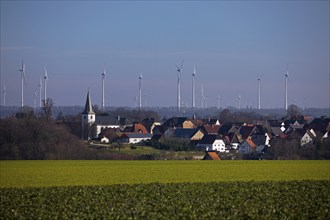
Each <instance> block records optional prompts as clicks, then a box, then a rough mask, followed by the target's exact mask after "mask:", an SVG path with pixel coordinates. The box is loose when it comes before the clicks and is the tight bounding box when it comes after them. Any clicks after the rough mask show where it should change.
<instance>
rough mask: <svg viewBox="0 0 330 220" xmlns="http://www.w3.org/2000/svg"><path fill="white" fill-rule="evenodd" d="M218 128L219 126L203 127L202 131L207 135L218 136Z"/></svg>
mask: <svg viewBox="0 0 330 220" xmlns="http://www.w3.org/2000/svg"><path fill="white" fill-rule="evenodd" d="M220 127H221V126H220V125H204V126H203V127H202V129H203V131H205V132H206V133H207V134H218V132H219V129H220Z"/></svg>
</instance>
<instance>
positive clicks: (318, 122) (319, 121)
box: [305, 118, 330, 133]
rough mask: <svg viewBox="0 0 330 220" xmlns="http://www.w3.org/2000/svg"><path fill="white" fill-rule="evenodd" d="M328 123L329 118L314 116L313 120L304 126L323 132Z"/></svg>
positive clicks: (329, 121) (329, 122)
mask: <svg viewBox="0 0 330 220" xmlns="http://www.w3.org/2000/svg"><path fill="white" fill-rule="evenodd" d="M329 124H330V118H314V120H313V121H311V122H310V123H309V124H308V125H306V126H305V127H306V128H308V129H313V130H314V131H319V132H322V133H325V132H326V130H327V128H328V126H329Z"/></svg>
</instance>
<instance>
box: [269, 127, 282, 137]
mask: <svg viewBox="0 0 330 220" xmlns="http://www.w3.org/2000/svg"><path fill="white" fill-rule="evenodd" d="M271 131H272V134H273V135H274V136H276V137H278V136H280V135H281V134H282V133H283V132H282V130H281V128H280V127H271Z"/></svg>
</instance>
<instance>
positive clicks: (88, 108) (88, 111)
mask: <svg viewBox="0 0 330 220" xmlns="http://www.w3.org/2000/svg"><path fill="white" fill-rule="evenodd" d="M83 114H85V115H88V114H95V113H94V112H93V108H92V102H91V97H90V95H89V90H88V92H87V98H86V104H85V110H84V112H83Z"/></svg>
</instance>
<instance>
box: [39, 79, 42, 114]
mask: <svg viewBox="0 0 330 220" xmlns="http://www.w3.org/2000/svg"><path fill="white" fill-rule="evenodd" d="M38 87H39V108H41V88H42V81H41V77H40V79H39V84H38Z"/></svg>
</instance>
